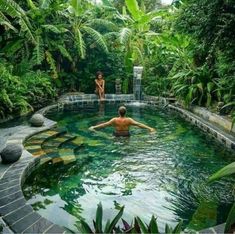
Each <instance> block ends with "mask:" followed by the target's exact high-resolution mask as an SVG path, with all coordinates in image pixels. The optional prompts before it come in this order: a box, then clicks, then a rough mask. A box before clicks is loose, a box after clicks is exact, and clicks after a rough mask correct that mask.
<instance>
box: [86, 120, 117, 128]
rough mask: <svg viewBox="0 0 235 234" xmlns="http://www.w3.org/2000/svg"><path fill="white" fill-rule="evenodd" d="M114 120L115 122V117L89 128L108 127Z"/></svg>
mask: <svg viewBox="0 0 235 234" xmlns="http://www.w3.org/2000/svg"><path fill="white" fill-rule="evenodd" d="M113 122H114V118H113V119H111V120H109V121H107V122H105V123H102V124H98V125H95V126H91V127H90V128H89V130H95V129H97V128H105V127H107V126H110V125H112V124H113Z"/></svg>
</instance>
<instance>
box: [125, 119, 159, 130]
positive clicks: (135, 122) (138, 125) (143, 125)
mask: <svg viewBox="0 0 235 234" xmlns="http://www.w3.org/2000/svg"><path fill="white" fill-rule="evenodd" d="M129 119H130V123H131V125H134V126H137V127H139V128H145V129H148V130H149V131H150V132H156V129H155V128H151V127H149V126H147V125H145V124H142V123H140V122H137V121H135V120H134V119H132V118H129Z"/></svg>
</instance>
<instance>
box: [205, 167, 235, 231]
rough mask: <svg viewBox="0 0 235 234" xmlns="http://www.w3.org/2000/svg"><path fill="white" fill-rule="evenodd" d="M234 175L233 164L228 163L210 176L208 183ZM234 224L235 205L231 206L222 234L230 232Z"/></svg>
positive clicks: (234, 168)
mask: <svg viewBox="0 0 235 234" xmlns="http://www.w3.org/2000/svg"><path fill="white" fill-rule="evenodd" d="M234 173H235V163H230V164H229V165H227V166H225V167H223V168H222V169H220V170H219V171H217V172H216V173H214V174H213V175H212V176H210V178H209V180H208V181H209V182H213V181H215V180H218V179H221V178H223V177H225V176H229V175H232V174H234ZM234 224H235V203H234V204H233V206H232V208H231V210H230V212H229V214H228V217H227V219H226V225H225V229H224V233H230V232H232V228H233V227H232V226H233V225H234Z"/></svg>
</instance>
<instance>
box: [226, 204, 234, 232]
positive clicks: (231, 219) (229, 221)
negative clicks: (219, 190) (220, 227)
mask: <svg viewBox="0 0 235 234" xmlns="http://www.w3.org/2000/svg"><path fill="white" fill-rule="evenodd" d="M234 223H235V203H234V204H233V206H232V208H231V210H230V211H229V214H228V217H227V220H226V224H225V229H224V233H231V230H230V229H231V226H232V225H233V224H234Z"/></svg>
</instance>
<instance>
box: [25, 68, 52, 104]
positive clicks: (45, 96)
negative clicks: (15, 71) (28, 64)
mask: <svg viewBox="0 0 235 234" xmlns="http://www.w3.org/2000/svg"><path fill="white" fill-rule="evenodd" d="M51 80H52V79H51V77H50V76H49V75H48V74H47V73H45V72H42V71H36V72H33V71H31V72H29V73H26V74H25V75H24V76H23V77H21V81H22V83H23V84H24V86H23V87H25V89H24V94H25V95H26V96H27V101H28V102H29V103H30V104H31V105H32V106H34V107H41V106H43V105H45V103H48V102H51V101H52V100H53V98H54V97H55V96H56V90H55V88H53V84H52V81H51Z"/></svg>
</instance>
